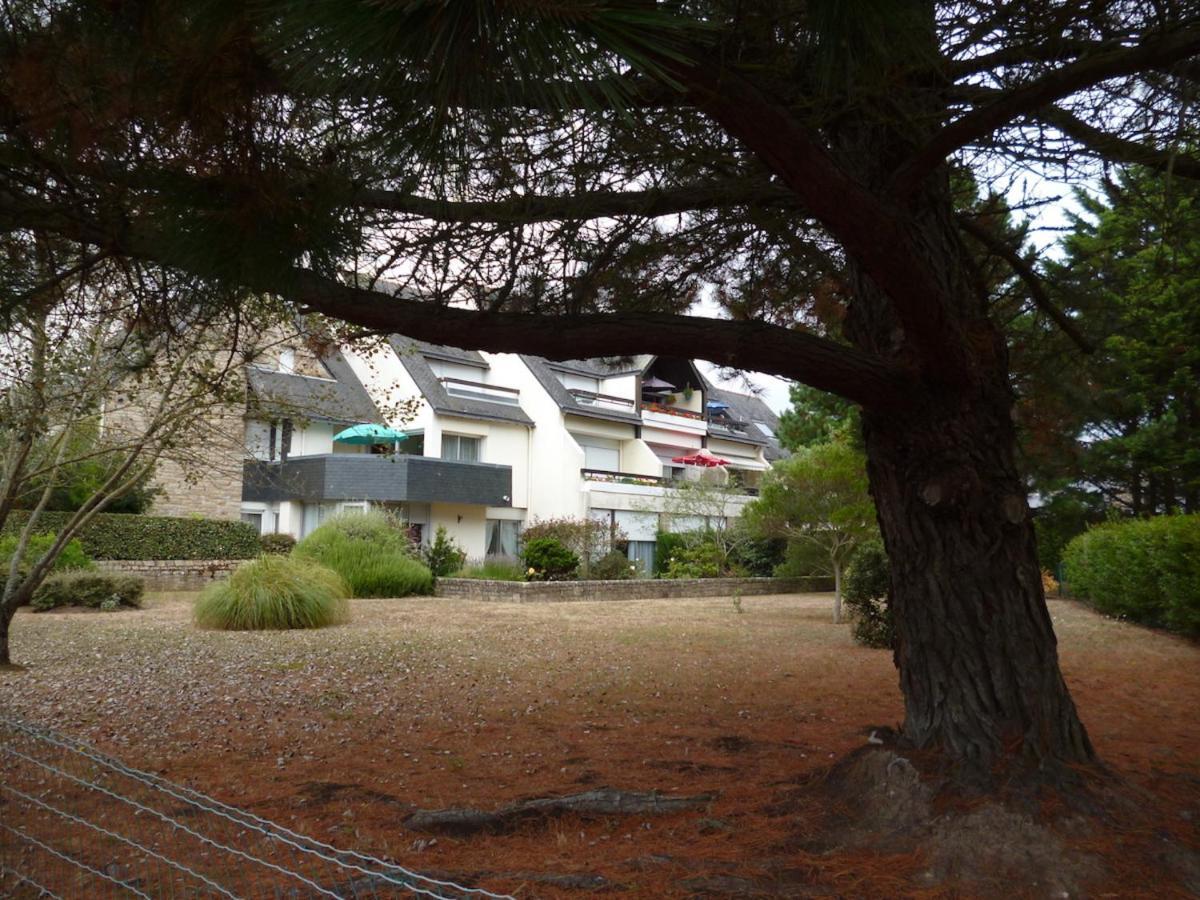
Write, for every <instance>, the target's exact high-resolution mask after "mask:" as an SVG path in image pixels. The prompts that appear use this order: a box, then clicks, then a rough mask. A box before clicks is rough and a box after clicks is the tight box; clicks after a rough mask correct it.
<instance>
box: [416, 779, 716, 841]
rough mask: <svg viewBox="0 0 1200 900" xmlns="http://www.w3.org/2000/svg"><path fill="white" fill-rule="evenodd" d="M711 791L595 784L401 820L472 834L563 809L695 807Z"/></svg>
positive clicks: (654, 811) (612, 811)
mask: <svg viewBox="0 0 1200 900" xmlns="http://www.w3.org/2000/svg"><path fill="white" fill-rule="evenodd" d="M713 797H714V795H713V794H696V795H695V796H692V797H668V796H663V795H662V794H658V793H656V792H654V791H650V792H645V791H618V790H615V789H614V788H597V789H596V790H593V791H584V792H583V793H581V794H568V795H566V796H563V797H538V798H536V799H534V800H523V801H521V802H520V803H513V804H511V805H509V806H504V807H501V808H500V809H498V810H496V811H495V812H485V811H484V810H481V809H471V808H469V807H450V808H448V809H419V810H417V811H416V812H414V813H413V814H412V815H410V816H409V817H408V818H406V819H405V820H404V826H405V827H406V828H408V829H410V830H412V831H436V832H445V833H453V834H473V833H476V832H480V831H492V832H495V831H503V830H505V829H508V828H511V827H513V826H514V825H515V824H516V823H517V822H520V821H524V820H526V819H531V818H549V817H551V816H558V815H563V814H564V813H584V814H590V815H601V816H612V815H617V816H627V815H664V814H666V813H673V812H679V811H681V810H686V809H695V808H697V807H700V806H703V805H704V804H706V803H708V802H710V801H711V800H712V799H713Z"/></svg>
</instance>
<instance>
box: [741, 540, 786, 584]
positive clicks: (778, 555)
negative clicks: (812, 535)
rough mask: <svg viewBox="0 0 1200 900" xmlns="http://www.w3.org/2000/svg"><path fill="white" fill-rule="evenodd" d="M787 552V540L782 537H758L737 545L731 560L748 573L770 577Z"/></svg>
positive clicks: (759, 576) (758, 576)
mask: <svg viewBox="0 0 1200 900" xmlns="http://www.w3.org/2000/svg"><path fill="white" fill-rule="evenodd" d="M786 553H787V541H785V540H783V539H782V538H758V539H755V540H749V541H744V542H743V543H741V544H739V545H737V546H736V547H735V548H734V550H733V553H732V554H731V561H732V562H733V564H734V565H735V566H737V567H738V568H739V569H742V570H743V571H745V573H746V574H747V575H751V576H754V577H757V578H768V577H770V576H771V575H773V574H774V573H775V567H776V566H778V565H779V564H780V563H782V562H783V559H784V556H785V555H786Z"/></svg>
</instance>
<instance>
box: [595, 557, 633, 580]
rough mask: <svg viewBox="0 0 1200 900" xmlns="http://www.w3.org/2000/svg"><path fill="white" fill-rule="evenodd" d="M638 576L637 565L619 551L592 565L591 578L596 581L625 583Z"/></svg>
mask: <svg viewBox="0 0 1200 900" xmlns="http://www.w3.org/2000/svg"><path fill="white" fill-rule="evenodd" d="M636 576H637V564H636V563H632V562H630V561H629V557H628V556H626V555H625V554H624V553H621V552H620V551H619V550H614V551H613V552H612V553H609V554H608V555H607V556H605V557H603V558H602V559H599V560H597V561H596V562H594V563H592V570H591V572H590V573H588V577H589V578H594V579H595V580H596V581H624V580H625V579H627V578H634V577H636Z"/></svg>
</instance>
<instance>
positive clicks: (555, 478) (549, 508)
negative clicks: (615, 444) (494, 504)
mask: <svg viewBox="0 0 1200 900" xmlns="http://www.w3.org/2000/svg"><path fill="white" fill-rule="evenodd" d="M487 359H488V362H490V363H491V365H492V367H493V369H494V370H495V371H496V373H497V375H498V376H499V375H500V373H503V378H500V377H497V380H496V383H497V384H500V383H504V384H507V385H508V386H510V387H515V388H517V389H518V390H519V391H520V392H521V408H522V409H524V410H525V414H526V415H527V416H529V417H530V418H531V419H533V421H534V422H536V423H537V425H536V427H535V428H534V429H533V430H532V431H530V433H529V454H530V455H529V459H530V461H531V462H530V463H527V466H528V465H533V466H534V468H533V469H532V470H531V476H530V477H529V478H528V480H527V481H526V496H527V501H526V503H527V509H528V514H527V517H526V521H527V522H532V521H533V520H534V519H547V518H554V517H557V516H571V517H579V516H582V515H583V514H584V510H585V507H584V502H583V481H582V479H581V478H580V475H579V470H580V469H582V468H583V460H584V455H583V450H582V449H580V447H579V445H578V444H576V443H575V441H574V440H572V438H571V436H570V435H569V434H568V433H567V429H566V427H565V426H564V420H563V414H562V410H561V409H559V407H558V403H557V402H556V401H555V400H554V398H553V397H551V396H550V395H549V394H548V393H546V390H545V389H544V388H543V387H542V386H541V384H540V382H538V380H537V379H536V378H535V377H534V375H533V373H532V372H530V371H529V368H528V367H527V366H526V365H525V363H523V362H522V361H521V359H520V358H519V357H517V356H515V355H511V354H487ZM579 421H581V422H582V421H586V420H584V419H579ZM597 424H602V423H597ZM616 436H618V437H627V436H628V435H627V434H618V435H616ZM514 481H515V478H514ZM514 502H515V501H514Z"/></svg>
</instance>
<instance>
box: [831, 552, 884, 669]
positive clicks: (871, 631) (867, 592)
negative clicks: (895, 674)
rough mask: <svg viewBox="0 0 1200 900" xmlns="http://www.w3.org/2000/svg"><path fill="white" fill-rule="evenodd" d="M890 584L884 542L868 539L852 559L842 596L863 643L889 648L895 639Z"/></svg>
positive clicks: (854, 630) (859, 640) (855, 637)
mask: <svg viewBox="0 0 1200 900" xmlns="http://www.w3.org/2000/svg"><path fill="white" fill-rule="evenodd" d="M890 584H891V583H890V581H889V579H888V558H887V553H885V552H884V549H883V544H881V543H880V542H879V541H868V542H867V543H865V544H863V545H862V546H861V547H859V548H858V550H857V551H856V552H855V554H854V558H853V559H852V560H851V561H850V566H849V567H848V568H847V570H846V581H845V584H844V586H843V588H842V599H843V600H844V601H845V603H846V609H847V610H848V611H849V613H850V617H851V618H852V620H853V623H854V625H853V632H854V639H855V640H856V641H858V642H859V643H860V644H863V645H865V646H867V647H883V648H887V647H891V646H892V644H893V643H895V635H896V629H895V623H894V622H893V620H892V608H891V604H890V603H889V602H888V594H889V592H890V590H891V587H890Z"/></svg>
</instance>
